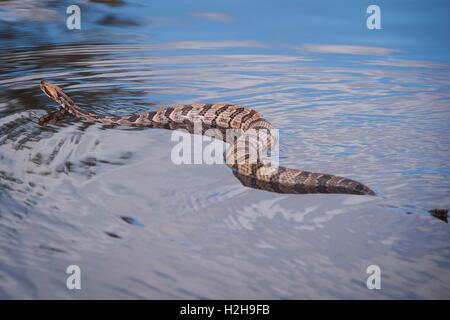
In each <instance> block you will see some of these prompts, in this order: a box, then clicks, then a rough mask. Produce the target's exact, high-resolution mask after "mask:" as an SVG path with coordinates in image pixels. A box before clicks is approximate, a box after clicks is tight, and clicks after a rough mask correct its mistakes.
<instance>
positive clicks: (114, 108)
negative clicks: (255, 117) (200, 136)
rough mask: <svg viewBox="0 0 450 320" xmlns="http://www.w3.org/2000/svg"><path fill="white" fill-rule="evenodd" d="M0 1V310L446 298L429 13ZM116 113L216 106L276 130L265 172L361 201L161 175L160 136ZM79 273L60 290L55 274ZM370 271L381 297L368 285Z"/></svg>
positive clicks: (446, 250) (175, 172)
mask: <svg viewBox="0 0 450 320" xmlns="http://www.w3.org/2000/svg"><path fill="white" fill-rule="evenodd" d="M69 4H70V3H66V4H63V3H61V4H58V5H55V4H54V3H53V2H50V3H48V4H43V2H37V1H36V2H34V1H6V2H2V3H1V4H0V43H1V48H0V70H1V74H0V298H3V299H8V298H64V299H71V298H157V299H166V298H181V299H183V298H194V299H196V298H275V299H278V298H338V299H343V298H358V299H361V298H375V299H379V298H421V299H423V298H438V299H442V298H446V299H448V298H450V296H449V292H450V290H449V289H450V280H449V279H450V269H449V267H450V247H449V245H448V239H449V230H450V229H449V228H448V225H447V224H446V223H444V222H442V221H440V220H438V219H436V218H434V217H432V216H430V214H429V213H428V212H427V210H429V209H432V208H435V207H446V206H448V205H449V204H450V193H449V191H450V179H449V177H450V166H449V165H448V159H449V155H450V138H449V137H450V125H449V120H450V109H449V100H450V91H449V85H450V81H449V76H450V67H449V66H450V65H449V62H450V55H449V52H450V51H449V42H448V31H449V30H448V29H449V28H448V27H449V25H448V19H447V16H448V12H449V9H450V8H449V5H448V3H446V2H443V1H442V2H427V3H425V2H419V1H418V2H415V3H411V2H406V1H395V2H392V1H390V2H389V3H387V2H384V1H380V2H379V5H380V7H381V9H382V30H378V31H370V30H368V29H367V28H366V25H365V19H366V17H367V15H366V14H365V9H366V4H361V3H359V2H357V1H353V2H349V3H348V4H347V3H346V6H345V7H344V6H341V5H340V4H339V3H337V2H331V1H330V2H326V1H321V2H320V3H317V2H316V1H307V2H301V3H300V2H295V1H284V2H282V3H280V2H278V1H277V2H275V1H266V2H264V3H261V2H257V1H247V2H245V3H244V2H238V1H226V2H220V3H218V2H214V3H212V2H211V1H193V2H187V1H177V2H168V1H157V2H152V3H149V4H147V3H146V2H144V1H142V2H136V1H127V2H125V1H98V2H97V1H91V2H86V3H83V4H81V10H82V29H81V30H73V31H69V30H67V29H66V28H65V8H66V7H67V5H69ZM41 79H47V80H51V81H53V82H55V83H57V84H59V85H61V86H63V87H64V88H65V90H66V91H67V92H68V93H69V94H70V95H71V96H72V97H73V98H74V100H75V101H77V102H78V104H79V105H80V106H81V107H83V108H85V110H90V111H95V112H98V113H101V114H112V115H124V114H130V113H134V112H140V111H145V110H154V109H156V108H158V107H160V106H169V105H172V104H188V103H196V102H202V103H204V102H209V103H214V102H224V103H232V104H238V105H244V106H246V107H251V108H254V109H255V110H257V111H259V112H261V113H263V114H264V115H265V116H266V118H267V119H268V120H270V121H271V122H272V123H273V124H274V126H275V127H276V128H279V129H280V134H281V137H280V139H281V141H280V154H281V159H280V161H281V163H282V164H283V165H286V166H289V167H293V168H302V169H305V170H311V171H322V172H329V173H333V174H339V175H344V176H348V177H349V178H353V179H356V180H358V181H361V182H363V183H365V184H366V185H368V186H370V187H371V188H373V189H374V190H375V191H376V192H377V194H378V196H377V197H365V196H352V195H282V194H275V193H269V192H265V191H259V190H253V189H249V188H246V187H244V186H242V185H241V184H240V183H239V181H238V180H236V179H235V178H234V176H233V175H232V173H231V172H230V170H229V169H228V168H227V167H226V166H223V165H210V166H208V165H180V166H177V165H174V164H173V163H172V162H171V158H170V154H171V150H172V147H173V146H174V143H173V142H171V132H170V131H165V130H160V129H149V130H136V129H132V128H116V129H109V128H105V127H103V126H101V125H97V124H95V125H92V124H86V123H83V122H80V121H77V120H76V119H73V118H70V117H67V118H64V119H62V120H61V121H59V122H57V123H56V124H53V125H48V126H45V127H43V126H40V125H39V124H37V120H38V119H39V117H41V116H43V115H46V114H47V112H50V111H52V110H55V109H56V105H55V103H53V102H52V101H50V100H49V99H48V98H47V97H45V96H44V94H43V93H42V92H41V91H40V89H39V81H40V80H41ZM72 264H75V265H78V266H80V268H81V270H82V289H81V290H74V291H71V290H68V289H67V288H66V277H67V274H66V273H65V271H66V268H67V266H69V265H72ZM372 264H375V265H378V266H380V268H381V273H382V289H381V290H368V289H367V287H366V278H367V277H368V274H367V273H366V268H367V267H368V266H369V265H372Z"/></svg>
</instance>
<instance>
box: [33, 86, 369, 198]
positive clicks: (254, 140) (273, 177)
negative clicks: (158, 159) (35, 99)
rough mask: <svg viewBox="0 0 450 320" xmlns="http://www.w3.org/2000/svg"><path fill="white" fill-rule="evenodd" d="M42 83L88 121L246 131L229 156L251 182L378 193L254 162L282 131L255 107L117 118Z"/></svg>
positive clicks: (206, 107)
mask: <svg viewBox="0 0 450 320" xmlns="http://www.w3.org/2000/svg"><path fill="white" fill-rule="evenodd" d="M40 86H41V89H42V91H44V93H45V94H46V95H47V96H49V97H50V98H51V99H53V100H54V101H56V102H57V103H59V104H60V106H61V107H62V110H63V111H64V112H67V113H69V114H71V115H73V116H75V117H76V118H79V119H82V120H85V121H90V122H99V123H103V124H108V125H124V126H136V127H149V128H166V129H171V130H177V129H185V130H188V131H189V132H193V133H195V132H194V126H195V123H200V124H202V128H210V129H215V130H218V131H220V132H225V131H226V130H228V129H235V130H240V132H241V135H240V136H239V137H238V138H237V139H236V140H233V141H234V142H232V143H231V147H230V148H229V150H228V152H227V153H226V156H225V159H226V163H227V165H229V166H230V167H231V168H232V170H233V173H234V175H235V176H236V177H237V178H238V179H239V181H240V182H241V183H242V184H243V185H245V186H248V187H252V188H256V189H262V190H267V191H272V192H279V193H297V194H298V193H346V194H358V195H375V193H374V192H373V191H372V190H371V189H369V188H368V187H366V186H365V185H364V184H362V183H360V182H357V181H355V180H351V179H348V178H344V177H339V176H335V175H330V174H324V173H314V172H308V171H303V170H298V169H291V168H285V167H282V166H278V165H275V164H272V163H264V162H263V161H261V160H260V159H259V158H258V157H257V159H256V161H254V160H255V159H254V158H252V155H253V154H257V155H258V154H260V153H261V152H262V151H264V150H270V149H271V148H272V147H273V145H274V143H275V142H276V136H275V135H274V130H273V126H272V124H271V123H270V122H269V121H267V120H265V119H264V117H263V116H262V114H260V113H259V112H256V111H255V110H252V109H248V108H244V107H241V106H235V105H229V104H191V105H183V106H181V105H180V106H173V107H169V108H165V109H159V110H156V111H151V112H145V113H142V114H132V115H127V116H122V117H115V116H106V115H99V114H96V113H92V112H84V111H82V110H81V109H80V108H79V107H78V106H77V105H76V104H75V102H74V101H73V100H72V99H71V98H70V97H69V96H68V95H67V94H65V93H64V92H63V90H62V89H61V88H59V87H58V86H56V85H54V84H52V83H49V82H47V81H41V85H40ZM204 133H205V130H203V131H202V134H204ZM255 133H256V134H255ZM222 136H226V134H225V135H222ZM227 142H228V141H227ZM242 146H243V147H242ZM251 158H252V159H251Z"/></svg>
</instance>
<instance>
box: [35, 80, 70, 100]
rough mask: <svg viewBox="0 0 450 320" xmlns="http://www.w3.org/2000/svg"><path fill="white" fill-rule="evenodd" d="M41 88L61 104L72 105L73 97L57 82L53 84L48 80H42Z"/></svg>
mask: <svg viewBox="0 0 450 320" xmlns="http://www.w3.org/2000/svg"><path fill="white" fill-rule="evenodd" d="M40 86H41V90H42V91H44V93H45V94H46V95H47V96H48V97H49V98H52V99H53V100H55V101H56V102H58V103H59V104H61V105H62V106H64V105H70V104H73V101H72V99H70V98H69V97H68V96H67V95H66V94H65V93H64V92H63V91H62V89H61V88H60V87H58V86H57V85H55V84H52V83H50V82H48V81H45V80H42V81H41V85H40Z"/></svg>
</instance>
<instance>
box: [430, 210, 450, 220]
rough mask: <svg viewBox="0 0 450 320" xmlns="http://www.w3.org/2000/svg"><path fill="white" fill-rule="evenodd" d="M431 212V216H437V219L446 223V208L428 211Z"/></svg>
mask: <svg viewBox="0 0 450 320" xmlns="http://www.w3.org/2000/svg"><path fill="white" fill-rule="evenodd" d="M428 212H429V213H431V215H432V216H433V217H436V218H438V219H439V220H442V221H444V222H445V223H448V220H447V218H448V209H447V208H436V209H433V210H430V211H428Z"/></svg>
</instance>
